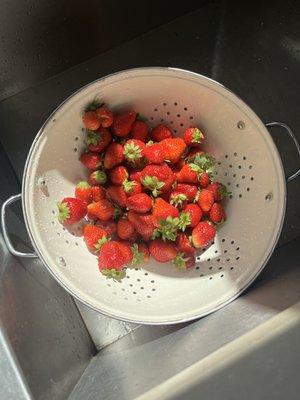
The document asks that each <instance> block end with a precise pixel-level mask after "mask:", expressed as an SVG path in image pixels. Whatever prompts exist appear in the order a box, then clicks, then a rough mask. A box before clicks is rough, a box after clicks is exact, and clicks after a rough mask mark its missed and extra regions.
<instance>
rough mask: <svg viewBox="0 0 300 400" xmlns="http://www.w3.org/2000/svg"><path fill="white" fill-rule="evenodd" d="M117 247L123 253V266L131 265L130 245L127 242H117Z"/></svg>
mask: <svg viewBox="0 0 300 400" xmlns="http://www.w3.org/2000/svg"><path fill="white" fill-rule="evenodd" d="M118 245H119V247H120V249H121V251H122V253H123V256H124V260H125V264H131V261H132V258H133V252H132V249H131V243H130V242H128V241H127V240H119V241H118Z"/></svg>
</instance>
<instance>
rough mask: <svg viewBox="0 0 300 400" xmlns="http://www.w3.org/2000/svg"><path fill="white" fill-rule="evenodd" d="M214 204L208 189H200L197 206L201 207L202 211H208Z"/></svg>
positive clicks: (212, 196)
mask: <svg viewBox="0 0 300 400" xmlns="http://www.w3.org/2000/svg"><path fill="white" fill-rule="evenodd" d="M213 203H214V195H213V193H212V192H211V191H209V190H208V189H202V190H201V192H200V194H199V197H198V204H199V206H200V207H201V210H202V211H205V212H206V211H209V210H210V209H211V206H212V205H213Z"/></svg>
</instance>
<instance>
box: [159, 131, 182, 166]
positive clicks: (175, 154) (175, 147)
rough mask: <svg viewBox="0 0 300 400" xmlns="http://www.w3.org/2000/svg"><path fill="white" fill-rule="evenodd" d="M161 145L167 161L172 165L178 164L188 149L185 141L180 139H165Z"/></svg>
mask: <svg viewBox="0 0 300 400" xmlns="http://www.w3.org/2000/svg"><path fill="white" fill-rule="evenodd" d="M160 144H161V146H162V149H163V152H164V157H165V159H166V160H169V161H170V163H171V164H175V163H177V162H178V161H179V159H180V158H181V156H182V154H183V153H184V151H185V149H186V144H185V142H184V140H183V139H181V138H178V137H177V138H169V139H164V140H162V141H161V142H160Z"/></svg>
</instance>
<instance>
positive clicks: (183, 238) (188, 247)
mask: <svg viewBox="0 0 300 400" xmlns="http://www.w3.org/2000/svg"><path fill="white" fill-rule="evenodd" d="M176 246H177V249H178V251H180V252H183V253H185V254H192V255H194V254H195V253H196V249H195V247H194V246H193V245H192V242H191V238H190V237H188V235H187V234H185V233H179V234H178V236H177V238H176Z"/></svg>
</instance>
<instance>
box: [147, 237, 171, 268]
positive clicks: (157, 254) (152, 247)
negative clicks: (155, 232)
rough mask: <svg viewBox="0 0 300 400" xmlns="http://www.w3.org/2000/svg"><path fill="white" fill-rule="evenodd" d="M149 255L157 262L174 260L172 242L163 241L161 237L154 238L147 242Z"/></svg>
mask: <svg viewBox="0 0 300 400" xmlns="http://www.w3.org/2000/svg"><path fill="white" fill-rule="evenodd" d="M149 251H150V254H151V256H152V257H153V258H154V259H155V260H156V261H158V262H161V263H165V262H169V261H171V260H174V258H175V257H176V254H177V250H176V247H175V245H174V243H171V242H164V241H163V240H161V239H155V240H153V241H152V242H150V243H149Z"/></svg>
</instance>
